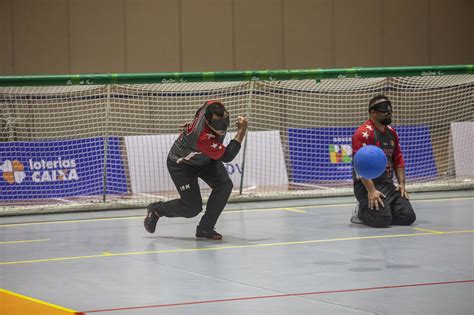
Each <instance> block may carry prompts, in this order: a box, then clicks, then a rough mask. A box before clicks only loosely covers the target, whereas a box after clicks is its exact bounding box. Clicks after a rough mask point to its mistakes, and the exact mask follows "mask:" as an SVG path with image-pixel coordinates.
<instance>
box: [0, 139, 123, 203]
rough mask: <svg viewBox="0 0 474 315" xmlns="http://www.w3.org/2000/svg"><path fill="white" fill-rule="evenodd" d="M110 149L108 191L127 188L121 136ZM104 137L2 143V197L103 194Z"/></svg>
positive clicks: (4, 198) (110, 143) (0, 172)
mask: <svg viewBox="0 0 474 315" xmlns="http://www.w3.org/2000/svg"><path fill="white" fill-rule="evenodd" d="M107 147H108V150H107V173H106V178H107V182H106V183H107V189H106V192H107V193H108V194H119V193H125V192H127V182H126V177H125V171H124V167H123V163H122V158H121V155H120V148H119V138H117V137H111V138H109V141H108V145H107ZM104 148H105V142H104V139H103V138H86V139H75V140H55V141H38V142H1V143H0V191H1V193H0V200H23V199H24V200H27V199H38V198H62V197H72V196H90V195H101V194H102V193H103V192H104Z"/></svg>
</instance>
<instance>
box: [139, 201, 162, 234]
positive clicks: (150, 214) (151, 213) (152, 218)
mask: <svg viewBox="0 0 474 315" xmlns="http://www.w3.org/2000/svg"><path fill="white" fill-rule="evenodd" d="M162 208H163V202H162V201H159V202H154V203H150V204H149V205H148V207H146V211H147V214H146V217H145V221H143V225H144V226H145V230H147V232H148V233H155V229H156V224H157V223H158V219H159V218H160V213H159V209H162Z"/></svg>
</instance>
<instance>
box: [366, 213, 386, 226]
mask: <svg viewBox="0 0 474 315" xmlns="http://www.w3.org/2000/svg"><path fill="white" fill-rule="evenodd" d="M365 223H366V224H367V225H369V226H371V227H376V228H386V227H389V226H390V224H391V223H392V217H391V216H378V217H377V218H374V219H372V220H366V221H365Z"/></svg>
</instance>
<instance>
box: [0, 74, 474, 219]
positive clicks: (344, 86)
mask: <svg viewBox="0 0 474 315" xmlns="http://www.w3.org/2000/svg"><path fill="white" fill-rule="evenodd" d="M377 94H384V95H386V96H388V97H389V98H390V100H391V101H392V104H393V110H394V113H393V123H392V125H393V126H394V127H395V129H396V130H397V132H398V134H399V136H400V141H401V146H402V151H403V154H404V157H405V161H406V173H407V182H408V184H409V188H410V190H412V191H420V190H425V191H426V190H427V191H430V190H442V189H443V190H444V189H464V188H473V187H474V185H473V184H474V167H473V163H472V158H473V156H474V152H473V148H472V147H473V146H472V138H473V136H474V119H473V118H474V111H473V106H474V75H445V76H426V77H422V76H419V77H417V76H414V77H387V78H385V77H380V78H339V79H337V78H336V79H323V80H321V81H319V80H318V81H317V80H282V81H276V80H272V81H270V80H269V81H265V80H249V81H232V82H201V83H155V84H106V85H66V86H22V87H13V86H10V87H8V86H7V87H0V189H1V195H0V214H1V213H4V214H5V213H6V214H9V213H13V212H17V213H18V212H20V213H21V212H22V211H23V212H25V211H27V210H28V209H35V211H37V212H41V211H52V209H55V208H56V209H65V210H69V209H84V208H91V209H95V208H97V209H103V208H124V207H141V206H145V205H146V204H147V203H149V202H151V201H156V200H164V199H169V198H175V197H176V196H177V192H176V188H175V187H174V185H173V183H172V181H171V178H170V176H169V175H168V172H167V169H166V157H167V154H168V151H169V148H170V147H171V145H172V144H173V142H174V140H175V139H176V138H177V137H178V134H179V131H180V126H181V125H183V123H185V122H187V121H189V120H191V119H192V118H193V116H194V114H195V112H196V110H197V109H198V107H200V106H201V105H202V104H203V103H204V102H205V101H206V100H219V101H222V102H223V104H225V106H226V107H227V109H228V110H229V112H230V115H231V120H232V118H235V117H237V116H238V115H243V116H246V117H247V118H248V120H249V132H248V135H247V138H246V141H245V144H244V145H243V146H242V150H241V152H240V153H239V155H238V156H237V157H236V159H235V160H234V161H232V162H231V163H227V164H226V168H227V170H228V172H229V175H230V176H231V178H232V180H233V182H234V191H233V194H232V196H231V200H234V201H235V200H254V199H264V198H266V199H275V198H301V197H315V196H337V195H348V194H351V193H352V179H351V154H352V149H351V136H352V134H353V132H354V131H355V129H356V128H357V127H358V126H359V125H360V124H362V123H363V122H364V121H365V120H366V119H368V110H367V109H368V102H369V99H370V98H372V97H373V96H375V95H377ZM233 131H235V128H231V129H230V135H228V138H227V141H228V139H229V138H230V136H232V132H233ZM201 188H202V192H203V196H204V197H206V196H207V194H208V193H209V190H208V188H207V186H206V185H205V184H204V183H203V182H201Z"/></svg>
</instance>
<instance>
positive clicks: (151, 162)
mask: <svg viewBox="0 0 474 315" xmlns="http://www.w3.org/2000/svg"><path fill="white" fill-rule="evenodd" d="M234 135H235V134H234V133H228V134H227V135H226V138H225V140H224V144H227V143H228V142H229V141H230V140H231V139H233V138H234ZM177 137H178V135H177V134H174V135H154V136H130V137H125V144H126V148H127V158H128V165H129V171H130V183H131V188H132V192H134V193H146V192H158V191H168V190H175V189H176V188H175V186H174V184H173V182H172V180H171V177H170V176H169V174H168V170H167V167H166V159H167V156H168V152H169V150H170V148H171V146H172V145H173V143H174V141H175V140H176V138H177ZM245 141H248V143H247V152H246V160H245V175H244V181H243V187H244V188H251V187H254V186H271V185H287V184H288V176H287V172H286V168H285V160H284V157H283V149H282V145H281V139H280V133H279V132H278V131H277V130H272V131H256V132H248V133H247V136H246V140H245ZM243 152H244V145H242V148H241V150H240V152H239V154H238V155H237V156H236V157H235V159H234V160H233V161H232V162H230V163H224V165H225V167H226V169H227V172H228V173H229V176H230V178H231V179H232V182H233V183H234V186H235V187H239V186H240V181H241V176H242V171H243V167H244V166H243ZM200 185H201V187H206V184H205V183H204V182H203V181H200Z"/></svg>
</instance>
